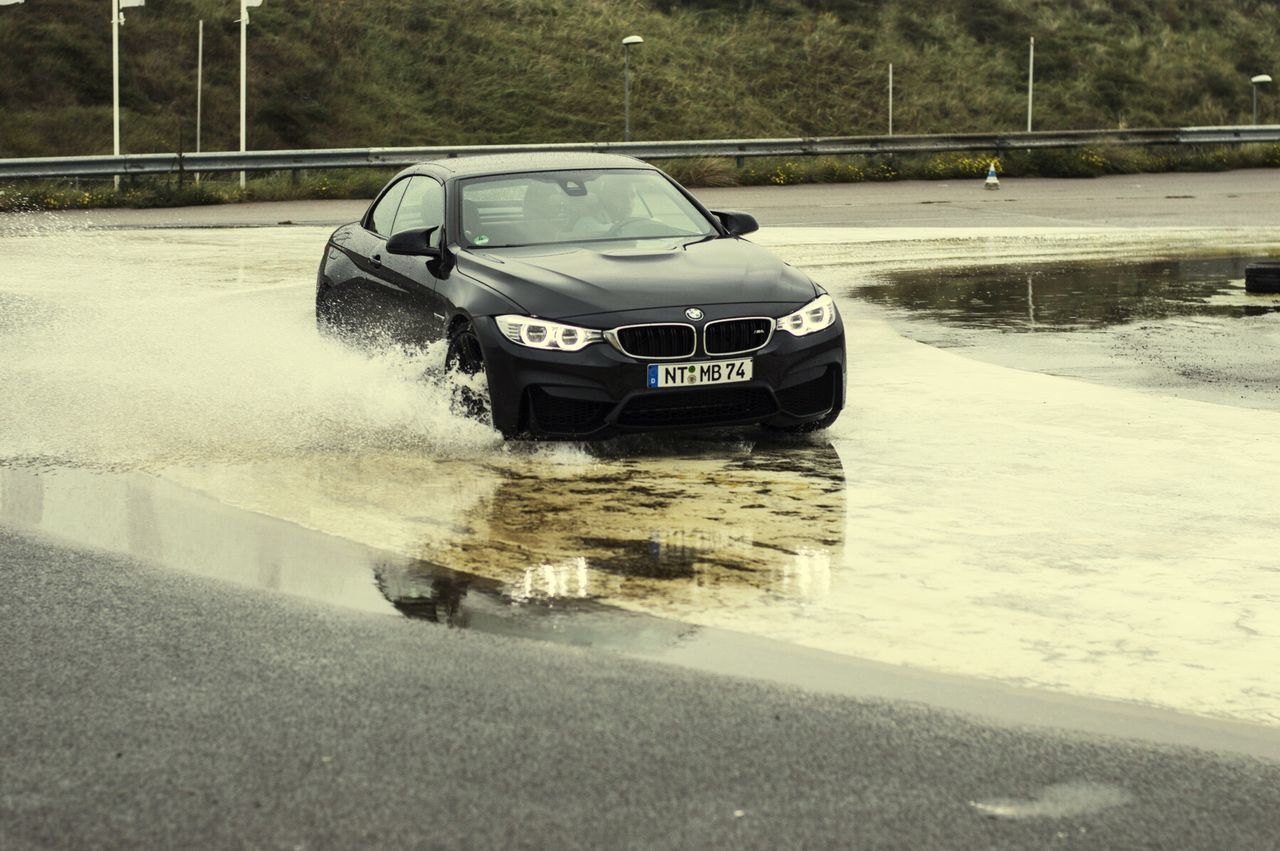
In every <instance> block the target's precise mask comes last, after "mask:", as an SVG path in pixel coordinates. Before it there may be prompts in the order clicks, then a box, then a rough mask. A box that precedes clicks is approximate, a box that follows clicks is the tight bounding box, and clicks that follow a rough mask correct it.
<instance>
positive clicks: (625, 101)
mask: <svg viewBox="0 0 1280 851" xmlns="http://www.w3.org/2000/svg"><path fill="white" fill-rule="evenodd" d="M633 44H644V39H643V38H641V37H640V36H638V35H629V36H627V37H626V38H624V39H623V40H622V115H623V119H622V120H623V131H622V140H623V141H624V142H630V141H631V45H633Z"/></svg>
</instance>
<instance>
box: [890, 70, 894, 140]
mask: <svg viewBox="0 0 1280 851" xmlns="http://www.w3.org/2000/svg"><path fill="white" fill-rule="evenodd" d="M889 135H890V136H892V135H893V63H892V62H890V63H889Z"/></svg>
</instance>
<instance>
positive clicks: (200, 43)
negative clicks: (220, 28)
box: [196, 19, 204, 183]
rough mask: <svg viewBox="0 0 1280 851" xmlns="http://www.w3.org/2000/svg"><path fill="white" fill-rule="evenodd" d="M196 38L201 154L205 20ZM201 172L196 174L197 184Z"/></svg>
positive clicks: (197, 110) (197, 128)
mask: <svg viewBox="0 0 1280 851" xmlns="http://www.w3.org/2000/svg"><path fill="white" fill-rule="evenodd" d="M197 33H198V35H197V36H196V153H197V154H198V153H200V120H201V112H202V111H203V109H204V20H203V19H201V21H200V25H199V27H198V28H197ZM199 182H200V172H198V171H197V172H196V183H199Z"/></svg>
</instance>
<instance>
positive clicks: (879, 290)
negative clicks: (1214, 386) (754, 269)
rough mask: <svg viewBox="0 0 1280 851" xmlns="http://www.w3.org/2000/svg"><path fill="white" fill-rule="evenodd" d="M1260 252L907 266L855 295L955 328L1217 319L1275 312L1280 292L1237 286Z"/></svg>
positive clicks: (1066, 327) (1067, 327) (1076, 327)
mask: <svg viewBox="0 0 1280 851" xmlns="http://www.w3.org/2000/svg"><path fill="white" fill-rule="evenodd" d="M1259 259H1265V258H1260V257H1209V258H1187V259H1172V260H1149V261H1137V262H1132V261H1131V262H1124V263H1117V262H1114V261H1109V262H1086V263H1062V264H1053V265H1026V266H1003V267H995V268H991V267H984V268H970V269H953V270H946V271H943V272H938V271H935V270H930V271H927V272H921V271H912V272H901V273H893V274H889V275H885V276H884V282H883V283H877V284H872V285H869V286H865V287H861V288H860V289H858V291H857V295H858V297H859V298H863V299H866V300H867V301H870V302H872V303H874V304H878V305H881V306H883V307H886V308H888V309H890V310H892V311H894V312H896V313H904V314H909V315H911V316H912V317H913V318H916V319H922V320H927V321H930V322H937V323H941V324H945V325H954V326H957V327H960V328H972V329H982V330H999V331H1013V332H1016V331H1024V332H1033V331H1080V330H1090V329H1099V328H1108V327H1111V326H1116V325H1127V324H1131V323H1135V322H1143V321H1153V320H1167V319H1173V318H1177V317H1211V318H1219V319H1232V318H1242V317H1247V316H1262V315H1265V314H1268V313H1274V312H1276V311H1278V310H1280V295H1255V294H1251V293H1246V292H1245V289H1244V270H1245V267H1246V266H1247V265H1249V264H1250V263H1252V262H1255V261H1257V260H1259Z"/></svg>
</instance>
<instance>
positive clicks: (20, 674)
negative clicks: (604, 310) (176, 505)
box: [0, 171, 1280, 849]
mask: <svg viewBox="0 0 1280 851" xmlns="http://www.w3.org/2000/svg"><path fill="white" fill-rule="evenodd" d="M1276 180H1277V173H1276V172H1274V171H1269V172H1256V173H1238V174H1231V175H1189V176H1180V175H1162V176H1143V177H1142V178H1140V179H1139V178H1110V179H1107V180H1104V181H1085V182H1041V183H1040V184H1037V186H1032V182H1027V183H1025V184H1017V183H1014V182H1010V181H1006V182H1005V187H1004V190H1003V191H1004V193H1005V194H1004V195H1002V196H996V194H995V193H990V194H988V195H986V196H983V195H982V194H981V193H980V192H979V193H978V194H977V195H975V194H974V193H973V192H972V190H973V189H974V188H975V187H972V186H968V185H966V184H938V185H928V184H911V185H906V186H903V187H901V188H900V189H899V190H897V195H896V196H894V198H891V197H890V196H893V195H894V189H893V187H889V186H874V187H866V189H865V191H864V188H863V187H854V188H853V189H854V190H855V194H853V195H849V194H847V192H846V194H845V195H837V194H836V193H837V192H838V191H839V190H840V189H841V188H840V187H813V188H809V187H794V188H788V189H787V190H786V191H785V192H784V193H781V194H780V195H776V196H771V195H769V194H768V190H764V189H750V190H745V189H744V190H719V191H715V192H712V193H707V194H708V195H710V196H712V197H710V198H708V199H707V200H708V201H709V202H711V203H713V204H718V205H719V206H723V207H729V206H730V203H729V202H733V206H734V207H737V208H743V209H752V210H760V209H761V207H762V206H763V207H765V209H766V210H768V209H770V208H769V207H768V203H769V202H768V200H767V199H768V198H770V197H774V198H778V197H780V198H781V199H782V201H781V202H780V203H777V204H776V205H775V206H774V207H773V208H772V211H771V212H768V213H765V214H764V215H761V220H762V221H765V222H766V223H767V224H776V225H787V224H806V223H807V224H814V225H828V224H831V225H849V224H854V225H857V224H862V225H871V224H874V225H878V226H886V225H893V224H902V225H904V226H924V227H928V226H932V225H934V224H938V225H943V224H947V223H950V224H953V225H954V224H957V223H959V222H958V220H963V221H962V223H963V224H964V225H966V226H974V225H976V226H990V227H999V226H1001V225H1003V224H1010V225H1016V224H1046V223H1052V221H1055V220H1056V221H1060V222H1062V223H1072V224H1090V225H1092V224H1097V225H1112V226H1159V225H1164V224H1177V225H1182V226H1194V224H1195V223H1196V222H1199V221H1204V222H1210V221H1212V222H1213V223H1214V224H1241V225H1251V226H1252V225H1258V224H1262V225H1274V224H1277V223H1280V210H1278V209H1277V207H1276V205H1267V204H1265V203H1258V199H1259V198H1261V197H1262V196H1261V195H1260V194H1259V193H1260V192H1264V191H1272V190H1273V189H1274V184H1275V182H1276ZM1153 184H1154V185H1155V188H1154V189H1153V188H1151V187H1152V185H1153ZM956 186H959V187H960V188H961V189H963V193H959V192H958V190H957V189H956V188H955V187H956ZM1268 186H1270V187H1271V189H1270V190H1268V189H1267V187H1268ZM1143 187H1146V188H1145V189H1144V188H1143ZM1032 189H1037V191H1036V192H1035V193H1031V190H1032ZM1024 192H1025V193H1027V194H1024ZM700 194H702V193H700ZM1242 196H1244V197H1245V200H1243V201H1242V200H1240V199H1241V197H1242ZM1272 197H1274V196H1272ZM895 198H896V200H895ZM840 199H844V200H840ZM877 199H880V200H877ZM721 201H725V203H723V204H721V203H720V202H721ZM1019 205H1021V206H1019ZM360 206H362V205H359V204H352V205H342V204H336V205H328V206H321V205H310V204H307V205H285V206H284V207H275V206H268V205H260V206H256V207H251V208H247V209H246V208H240V209H237V208H215V210H214V211H212V212H209V213H204V212H202V211H157V212H151V211H147V212H142V213H139V214H137V215H136V217H135V218H134V219H130V214H129V213H101V214H95V215H99V216H100V218H99V219H97V220H96V221H99V222H100V223H102V224H112V223H113V222H114V223H129V222H133V223H135V224H145V223H146V222H148V221H150V219H149V218H148V217H153V216H154V217H167V218H163V220H161V219H157V220H156V221H154V222H151V223H152V224H166V223H175V224H176V223H182V222H183V221H184V218H187V217H189V218H191V219H192V220H198V219H200V217H201V216H208V217H211V218H212V219H214V220H216V221H217V222H219V223H225V224H233V223H236V221H237V218H236V217H237V216H239V221H241V222H244V221H247V220H257V221H256V223H260V224H267V223H270V224H274V223H277V222H281V221H290V222H293V221H297V222H304V221H309V222H313V223H314V222H315V221H329V220H332V221H339V220H343V219H346V218H350V217H351V216H350V214H349V210H348V207H350V208H351V209H358V208H359V207H360ZM948 207H950V208H951V210H950V211H948V210H946V209H945V208H948ZM770 219H772V221H771V220H770ZM206 221H207V220H206ZM0 642H2V643H0V647H3V648H4V652H3V653H2V654H0V714H3V717H4V718H5V723H4V724H3V725H0V847H3V848H5V849H8V848H15V849H22V848H81V847H139V848H143V847H145V848H150V847H211V848H233V847H234V848H239V847H263V848H347V847H475V848H490V847H539V848H542V847H584V848H586V847H590V848H601V847H726V846H742V847H761V848H764V847H859V848H862V847H867V848H871V847H883V848H1049V847H1063V848H1178V849H1195V848H1205V849H1210V848H1213V849H1218V848H1241V849H1265V848H1280V816H1277V815H1276V813H1278V812H1280V806H1277V804H1280V800H1278V799H1280V782H1278V781H1280V764H1277V763H1276V762H1274V761H1254V760H1250V759H1248V758H1246V757H1242V756H1240V755H1237V754H1231V753H1227V752H1225V751H1224V752H1220V753H1213V752H1209V751H1194V750H1188V749H1179V748H1173V747H1161V746H1152V745H1150V744H1137V743H1134V742H1125V741H1121V740H1116V739H1110V738H1105V737H1099V736H1084V735H1080V734H1072V733H1067V732H1062V733H1056V732H1046V731H1043V730H1038V731H1033V730H1029V729H1020V728H1017V727H1013V726H1009V725H1007V724H997V723H993V722H981V721H978V720H975V719H974V718H972V717H967V716H962V715H959V714H956V713H951V712H945V711H941V710H937V709H931V708H928V707H926V706H924V705H920V704H913V703H907V702H901V701H897V702H888V701H875V700H863V699H853V698H848V697H839V696H832V695H826V694H816V693H813V692H808V691H805V690H803V689H800V688H791V687H777V686H771V685H768V684H766V683H763V682H758V681H751V680H745V679H735V678H731V677H727V676H719V675H715V674H709V673H699V672H694V671H686V670H680V669H676V668H672V667H670V666H664V665H657V664H650V663H645V662H641V661H637V660H629V659H624V658H621V657H618V656H615V655H611V654H608V653H604V652H601V651H598V650H592V649H589V648H575V647H572V646H564V645H562V644H554V643H532V642H528V641H524V640H521V639H519V638H510V637H504V636H501V635H492V634H484V633H481V632H476V631H468V630H454V629H448V628H445V627H443V626H438V625H432V624H424V623H421V622H414V621H410V620H408V619H398V618H393V617H388V616H385V615H377V614H365V613H361V612H355V611H350V610H346V609H340V608H334V607H329V606H324V605H321V604H316V603H310V602H307V601H305V600H299V599H296V598H292V597H285V596H282V595H278V594H272V593H264V592H261V591H257V590H252V589H242V588H238V587H235V586H232V585H228V584H225V583H220V582H216V581H212V580H207V579H203V578H198V577H190V576H185V575H182V574H178V573H174V572H170V571H166V570H161V569H158V568H156V567H155V566H153V565H148V564H144V563H140V562H137V561H133V560H129V559H126V558H122V557H119V556H113V555H106V554H103V553H99V552H91V551H86V550H82V549H78V548H76V547H72V546H68V545H65V544H60V543H56V542H53V541H51V540H48V539H38V538H34V537H31V536H29V535H27V534H25V533H17V532H12V531H4V530H0ZM1260 664H1262V660H1260Z"/></svg>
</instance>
